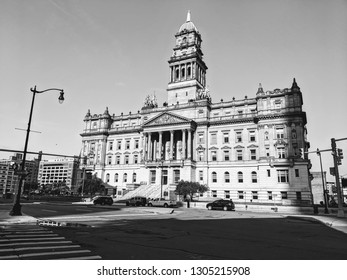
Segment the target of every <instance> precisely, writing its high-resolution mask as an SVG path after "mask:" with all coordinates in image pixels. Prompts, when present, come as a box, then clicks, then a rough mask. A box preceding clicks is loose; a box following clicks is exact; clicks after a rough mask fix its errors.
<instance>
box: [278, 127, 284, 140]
mask: <svg viewBox="0 0 347 280" xmlns="http://www.w3.org/2000/svg"><path fill="white" fill-rule="evenodd" d="M276 138H277V139H283V138H284V128H280V127H278V128H276Z"/></svg>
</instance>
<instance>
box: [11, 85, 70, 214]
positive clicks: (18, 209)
mask: <svg viewBox="0 0 347 280" xmlns="http://www.w3.org/2000/svg"><path fill="white" fill-rule="evenodd" d="M55 90H57V91H60V95H59V98H58V100H59V103H60V104H62V103H63V102H64V91H63V90H62V89H58V88H49V89H46V90H42V91H38V90H36V86H35V87H34V88H30V91H31V92H32V93H33V97H32V101H31V108H30V115H29V122H28V128H27V133H26V138H25V145H24V152H23V160H22V163H21V168H20V171H19V172H18V175H19V176H20V180H19V184H18V190H17V194H16V197H15V200H14V204H13V207H12V210H11V211H10V215H11V216H21V215H22V212H21V208H22V206H21V205H20V195H21V190H22V184H23V179H24V177H25V173H26V172H25V159H26V154H27V149H28V141H29V133H30V125H31V118H32V114H33V108H34V101H35V95H36V94H37V93H44V92H47V91H55Z"/></svg>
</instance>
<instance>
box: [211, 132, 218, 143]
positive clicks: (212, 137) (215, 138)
mask: <svg viewBox="0 0 347 280" xmlns="http://www.w3.org/2000/svg"><path fill="white" fill-rule="evenodd" d="M216 144H217V133H211V145H216Z"/></svg>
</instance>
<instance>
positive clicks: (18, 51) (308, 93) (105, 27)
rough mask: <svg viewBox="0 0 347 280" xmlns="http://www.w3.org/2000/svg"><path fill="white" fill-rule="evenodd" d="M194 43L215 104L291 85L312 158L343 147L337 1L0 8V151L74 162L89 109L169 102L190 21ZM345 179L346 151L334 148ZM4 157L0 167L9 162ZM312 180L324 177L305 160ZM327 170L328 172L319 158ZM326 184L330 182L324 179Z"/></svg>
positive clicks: (345, 38) (88, 1)
mask: <svg viewBox="0 0 347 280" xmlns="http://www.w3.org/2000/svg"><path fill="white" fill-rule="evenodd" d="M188 10H190V12H191V20H192V22H193V23H194V24H195V26H196V27H197V29H198V30H199V32H200V34H201V36H202V40H203V42H202V51H203V53H204V61H205V63H206V64H207V66H208V70H207V78H206V79H207V85H208V87H209V89H210V95H211V97H212V101H213V102H219V101H220V100H221V99H224V100H225V101H228V100H231V99H232V98H233V97H235V98H236V99H243V98H244V97H245V96H246V95H247V96H248V97H249V98H254V97H255V94H256V92H257V89H258V84H259V83H262V86H263V88H264V90H265V91H266V90H273V89H275V88H280V89H283V88H289V87H291V84H292V81H293V78H296V81H297V83H298V85H299V87H300V88H301V91H302V94H303V102H304V104H303V109H304V111H305V112H306V113H307V131H308V135H307V137H308V141H309V142H310V144H311V148H310V151H315V150H316V149H317V148H319V149H321V150H323V149H329V148H330V147H331V142H330V139H331V138H335V139H341V138H346V137H347V129H346V121H347V110H346V105H347V92H346V89H347V79H346V77H347V51H346V50H347V48H346V47H347V1H345V0H334V1H331V0H262V1H261V0H258V1H251V0H213V1H211V0H209V1H208V0H195V1H190V0H184V1H183V0H176V1H168V0H124V1H123V0H59V1H58V0H30V1H25V0H1V2H0V62H1V63H0V77H1V83H0V93H1V102H0V133H1V134H0V149H14V150H23V148H24V141H25V131H23V130H19V129H24V130H25V129H26V128H27V124H28V119H29V112H30V104H31V99H32V93H31V91H30V88H33V87H34V86H37V90H45V89H48V88H61V89H64V92H65V102H64V103H63V104H59V103H58V96H59V92H58V91H49V92H46V93H43V94H39V95H37V96H36V99H35V105H34V111H33V118H32V125H31V129H32V130H35V131H38V132H40V133H36V132H32V133H30V139H29V145H28V150H29V151H34V152H37V151H40V150H42V151H43V152H44V153H54V154H64V155H78V154H79V153H80V150H81V136H80V133H82V130H83V125H84V123H83V119H84V116H85V115H86V113H87V111H88V109H90V111H91V113H92V114H102V113H103V112H104V111H105V109H106V107H108V108H109V111H110V113H111V114H115V115H119V114H121V113H122V112H124V114H128V113H129V112H130V111H132V112H137V111H138V110H139V109H140V108H141V107H142V105H143V102H144V99H145V97H146V96H147V95H148V94H153V93H155V95H156V96H157V99H158V103H159V104H162V103H163V102H165V101H166V98H167V93H166V88H167V84H168V82H169V67H168V59H169V57H170V56H171V55H172V49H173V47H174V44H175V37H174V35H175V33H176V32H177V31H178V29H179V27H180V26H181V25H182V24H183V23H184V22H185V20H186V15H187V11H188ZM337 144H338V147H339V148H342V149H344V151H345V154H346V156H345V159H343V160H342V165H341V166H340V168H339V169H340V175H346V176H347V141H339V142H338V143H337ZM8 156H9V154H8V153H0V158H8ZM310 159H311V160H312V169H311V171H320V165H319V158H318V156H317V155H316V154H315V153H312V154H310ZM322 162H323V169H324V171H327V173H329V167H332V166H333V161H332V156H331V153H330V152H325V153H322ZM328 180H330V181H332V180H334V178H333V177H332V176H330V175H328Z"/></svg>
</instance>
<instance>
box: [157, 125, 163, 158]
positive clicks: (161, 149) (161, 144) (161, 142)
mask: <svg viewBox="0 0 347 280" xmlns="http://www.w3.org/2000/svg"><path fill="white" fill-rule="evenodd" d="M162 151H163V132H162V131H159V156H158V158H159V159H162Z"/></svg>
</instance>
